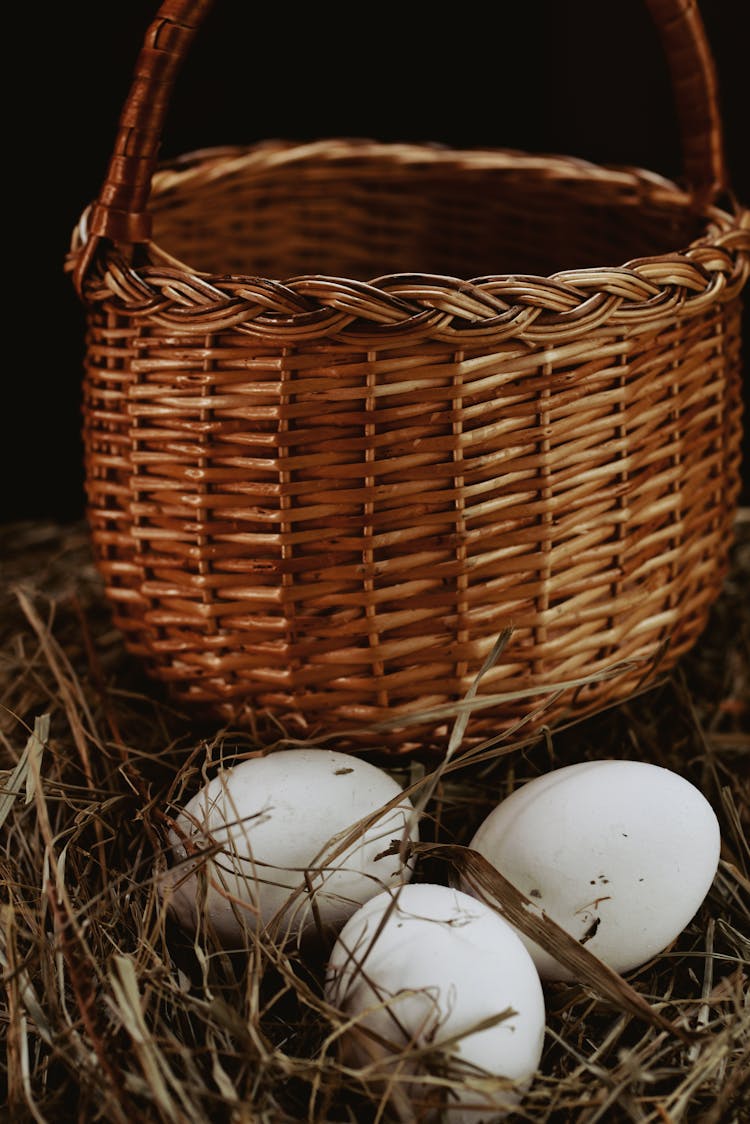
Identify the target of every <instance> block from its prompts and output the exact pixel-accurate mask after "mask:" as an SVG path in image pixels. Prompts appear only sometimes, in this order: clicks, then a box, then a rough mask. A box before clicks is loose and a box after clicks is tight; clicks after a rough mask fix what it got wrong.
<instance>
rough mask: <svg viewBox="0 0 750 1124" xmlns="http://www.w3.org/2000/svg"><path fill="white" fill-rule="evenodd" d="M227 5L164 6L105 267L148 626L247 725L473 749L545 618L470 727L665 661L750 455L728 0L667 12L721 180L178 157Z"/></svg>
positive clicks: (91, 420) (97, 274)
mask: <svg viewBox="0 0 750 1124" xmlns="http://www.w3.org/2000/svg"><path fill="white" fill-rule="evenodd" d="M209 6H210V5H209V4H208V3H206V2H204V0H166V2H165V3H163V4H162V7H161V10H160V12H159V14H158V18H157V19H156V21H155V22H154V24H153V25H152V27H151V28H150V30H149V33H148V36H147V40H146V45H145V47H144V49H143V52H142V54H141V56H140V58H139V65H138V70H137V74H136V78H135V82H134V85H133V89H132V91H131V94H130V97H129V99H128V101H127V103H126V106H125V109H124V112H123V116H122V120H121V126H120V131H119V135H118V138H117V144H116V148H115V155H114V157H113V159H112V162H111V165H110V169H109V174H108V177H107V179H106V182H105V184H104V187H103V188H102V191H101V193H100V195H99V198H98V200H97V201H96V203H95V204H94V205H93V206H92V207H90V208H89V209H88V210H87V211H86V212H85V214H84V216H83V218H82V220H81V223H80V224H79V227H78V229H77V231H76V232H75V234H74V240H73V247H72V251H71V256H70V259H69V268H70V269H71V271H72V272H73V275H74V279H75V282H76V284H77V285H78V288H79V291H80V293H81V295H82V298H83V300H84V303H85V306H86V310H87V318H88V336H87V358H86V381H85V393H84V435H85V452H86V478H87V493H88V505H89V506H88V511H89V521H90V528H91V535H92V540H93V546H94V550H95V555H96V559H97V563H98V566H99V568H100V570H101V573H102V574H103V576H104V580H105V583H106V590H107V595H108V598H109V600H110V602H111V605H112V607H113V610H114V616H115V620H116V623H117V625H118V626H119V628H120V629H121V630H122V633H123V635H124V639H125V643H126V644H127V647H128V648H129V650H130V651H131V652H133V653H135V654H136V656H138V657H139V658H140V659H142V660H143V661H144V664H145V666H146V667H147V668H148V669H149V672H150V673H151V674H153V675H154V676H156V677H158V678H159V679H160V680H162V681H164V682H166V683H167V684H168V685H169V688H170V690H171V691H173V692H174V694H175V696H176V697H177V698H179V699H180V700H182V701H183V702H184V703H186V704H195V707H196V713H203V714H206V715H208V716H209V717H210V718H211V720H213V719H220V720H228V721H230V722H232V723H235V724H238V725H242V724H244V723H247V722H253V723H258V722H260V721H261V719H262V718H263V717H264V716H265V717H266V718H268V719H270V722H271V725H272V726H273V727H274V729H275V730H276V736H277V733H278V727H279V726H280V727H281V728H282V729H283V730H286V731H287V732H288V733H290V734H291V735H304V736H307V737H316V736H321V737H323V736H335V737H337V738H339V739H340V740H341V743H342V744H346V745H349V746H350V747H352V748H354V749H356V747H357V746H358V745H360V744H361V745H369V746H371V747H372V746H373V745H374V744H377V745H382V746H383V747H384V748H387V749H388V750H390V751H401V752H404V751H407V750H414V749H424V748H440V747H441V746H442V745H444V743H445V739H446V736H447V734H448V733H449V731H450V728H451V722H452V719H453V717H454V716H455V714H456V712H457V704H458V703H459V702H460V700H462V699H463V698H464V697H465V695H466V692H467V690H468V689H469V687H470V685H471V684H472V682H473V681H474V679H475V677H476V675H477V672H478V670H479V668H480V666H481V664H482V662H483V661H484V660H485V658H486V657H487V655H488V653H489V652H490V651H491V650H492V648H493V645H494V644H495V642H496V640H497V638H498V636H499V635H501V634H504V633H505V634H506V635H507V630H509V629H510V630H512V631H511V632H510V634H509V639H508V642H507V643H506V645H505V647H504V649H503V650H502V652H501V653H500V654H499V655H498V657H497V659H496V661H495V663H494V666H493V667H492V668H491V670H489V671H488V672H487V674H486V675H485V676H484V677H483V678H482V680H481V683H480V685H479V689H478V692H477V696H476V700H475V707H474V708H473V709H472V717H471V719H470V721H469V725H468V728H467V733H466V738H467V741H466V744H472V742H476V740H477V739H481V738H483V737H486V736H490V735H494V734H496V733H498V732H500V731H503V730H505V731H507V730H508V729H509V728H510V727H512V726H514V725H517V724H519V723H521V724H522V726H523V728H524V729H526V730H531V729H532V728H534V727H538V725H539V724H540V723H541V722H545V723H555V722H559V721H560V720H561V719H562V718H563V717H568V718H569V717H571V716H572V717H578V716H582V715H583V714H586V713H590V712H591V711H593V710H595V709H597V708H601V707H603V706H605V705H608V704H610V703H612V702H614V701H616V700H618V699H621V698H623V697H625V696H627V695H629V694H630V693H632V691H633V690H634V689H635V688H636V687H637V686H639V685H641V684H644V683H650V682H652V681H653V677H654V675H655V673H656V669H657V668H659V669H661V670H663V669H666V668H667V667H669V666H670V665H671V664H672V663H673V662H674V661H675V660H676V659H677V658H678V657H679V656H680V655H681V654H683V653H684V652H686V651H687V650H688V649H689V648H690V647H691V645H693V643H694V642H695V640H696V639H697V637H698V636H699V634H700V632H701V630H702V629H703V627H704V624H705V622H706V617H707V612H708V610H709V608H710V606H711V603H712V601H713V600H714V599H715V597H716V595H717V593H718V592H719V589H720V586H721V582H722V577H723V574H724V572H725V567H726V563H727V553H728V548H729V545H730V538H731V527H732V519H733V513H734V510H735V505H736V501H737V496H738V490H739V480H740V477H739V450H740V438H741V429H740V415H741V387H740V291H741V289H742V286H743V284H744V282H745V280H746V278H747V276H748V271H749V269H750V221H749V220H750V214H749V213H748V212H747V211H746V210H743V209H742V208H740V207H739V206H737V205H736V204H735V203H732V202H730V203H725V202H724V203H721V204H720V203H719V202H718V201H719V200H720V199H722V198H723V197H725V196H726V195H727V193H726V190H725V188H726V184H725V174H724V167H723V161H722V146H721V128H720V120H719V112H718V109H717V97H716V85H715V76H714V72H713V67H712V62H711V58H710V54H709V51H708V48H707V45H706V40H705V36H704V32H703V29H702V25H701V22H700V17H699V14H698V12H697V10H696V6H695V4H694V3H693V2H692V0H650V2H649V8H650V9H651V11H652V14H653V16H654V18H655V21H656V24H657V26H658V28H659V29H660V31H661V33H662V39H663V42H664V45H665V48H666V55H667V60H668V62H669V64H670V69H671V73H672V79H673V86H674V89H675V91H676V95H677V97H676V101H677V112H678V118H679V120H680V123H681V128H682V132H683V148H684V156H685V168H686V183H687V184H688V185H689V186H688V187H681V186H679V185H677V184H676V183H673V182H671V181H668V180H665V179H663V178H661V177H660V176H658V175H655V174H653V173H652V172H649V171H643V170H639V169H630V168H626V169H623V168H617V169H613V168H605V167H599V166H594V165H592V164H589V163H586V162H583V161H581V160H577V159H569V158H566V157H558V156H555V157H544V156H536V155H526V154H521V153H518V152H509V151H503V150H486V151H462V150H451V149H448V148H445V147H439V146H437V145H435V146H429V145H408V144H398V145H397V144H382V143H376V142H374V141H367V140H362V141H348V140H331V141H320V142H317V143H311V144H291V143H281V142H274V143H267V144H262V145H259V146H256V147H253V148H251V149H242V150H241V149H232V150H227V149H221V150H218V149H216V150H208V151H204V152H200V153H196V154H193V155H191V156H189V157H186V158H184V159H182V160H180V161H178V162H176V163H173V164H171V165H169V166H165V167H161V168H158V169H157V170H156V171H155V168H156V150H157V146H158V142H159V137H160V134H161V128H162V121H163V117H164V114H165V112H166V106H167V103H168V100H169V94H170V92H171V87H172V84H173V81H174V77H175V73H176V70H177V68H178V65H179V63H180V61H181V60H182V58H183V57H184V55H185V54H186V52H187V49H188V46H189V43H190V41H191V39H192V36H193V35H194V33H195V30H196V29H197V27H198V25H199V24H200V22H201V20H202V18H203V17H204V15H205V14H206V11H207V9H208V8H209ZM724 208H726V209H724ZM152 225H153V238H152V233H151V232H152ZM499 270H503V271H505V272H503V273H499V272H498V271H499ZM283 278H286V280H282V279H283ZM470 279H471V280H470ZM377 723H385V724H386V726H387V729H384V730H383V732H382V733H381V734H380V735H379V741H378V742H377V743H374V742H373V737H372V734H371V733H369V732H368V728H369V727H372V725H373V724H377ZM261 724H262V723H261Z"/></svg>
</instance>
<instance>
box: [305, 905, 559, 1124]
mask: <svg viewBox="0 0 750 1124" xmlns="http://www.w3.org/2000/svg"><path fill="white" fill-rule="evenodd" d="M326 996H327V998H328V1000H329V1001H330V1002H331V1004H332V1005H334V1006H335V1007H337V1008H338V1009H339V1010H340V1011H342V1012H343V1013H344V1014H345V1016H346V1017H347V1018H349V1019H353V1020H354V1021H353V1022H352V1023H351V1024H350V1025H349V1027H348V1029H347V1031H345V1032H344V1035H343V1039H342V1040H341V1042H340V1047H341V1049H342V1053H343V1056H344V1060H345V1061H346V1062H347V1063H349V1064H352V1065H355V1066H357V1065H365V1066H366V1065H369V1064H370V1063H372V1062H373V1061H378V1062H379V1063H380V1065H381V1067H382V1068H381V1070H380V1072H381V1075H382V1079H383V1081H388V1080H389V1079H391V1080H393V1078H394V1070H395V1069H396V1068H397V1070H398V1075H399V1081H398V1082H397V1084H396V1087H397V1088H400V1089H401V1091H402V1096H404V1097H405V1098H406V1101H407V1102H408V1103H418V1101H419V1097H420V1096H424V1094H425V1092H426V1091H427V1087H425V1086H424V1085H417V1084H416V1083H410V1082H409V1077H413V1076H414V1075H416V1074H418V1073H419V1072H420V1063H419V1062H418V1061H417V1060H406V1059H405V1058H404V1057H403V1056H402V1057H399V1053H400V1052H401V1051H403V1048H404V1046H405V1045H406V1044H407V1043H409V1042H411V1043H412V1044H413V1045H414V1046H416V1047H423V1048H425V1047H427V1048H429V1047H439V1046H440V1044H441V1043H442V1042H446V1043H447V1042H448V1040H450V1044H449V1045H446V1047H445V1049H446V1052H447V1053H448V1054H449V1055H450V1059H451V1063H452V1068H453V1069H454V1070H455V1071H456V1072H459V1073H461V1074H462V1077H463V1081H462V1085H461V1088H460V1092H459V1093H458V1095H457V1096H454V1097H452V1098H451V1099H449V1101H448V1102H447V1103H448V1106H450V1107H449V1109H448V1110H447V1111H444V1114H443V1115H441V1116H440V1119H441V1120H448V1121H450V1124H479V1122H480V1121H482V1122H486V1121H492V1120H500V1119H502V1118H503V1117H504V1116H505V1115H506V1114H507V1112H508V1111H510V1110H512V1108H513V1107H514V1106H515V1105H517V1103H518V1100H519V1095H520V1092H519V1090H522V1089H523V1087H525V1086H527V1085H528V1083H529V1082H530V1081H531V1079H532V1077H533V1075H534V1073H535V1071H536V1070H537V1068H538V1066H539V1061H540V1058H541V1054H542V1047H543V1043H544V1026H545V1007H544V996H543V993H542V986H541V983H540V981H539V976H538V974H537V972H536V969H535V967H534V964H533V961H532V959H531V957H530V956H529V954H528V952H527V951H526V949H525V948H524V946H523V944H522V943H521V941H520V940H519V938H518V936H517V935H516V933H515V932H514V930H513V929H512V928H511V926H510V925H508V924H507V923H506V922H505V921H504V920H503V919H502V918H501V917H500V916H499V914H497V913H496V912H495V911H494V910H493V909H491V908H490V907H489V906H486V905H485V904H484V903H482V902H480V901H478V900H477V899H476V898H473V897H471V896H470V895H468V894H465V893H463V892H462V891H460V890H455V889H452V888H450V887H447V886H438V885H431V884H423V883H422V884H419V883H412V884H411V885H408V886H403V887H402V888H401V889H400V890H399V891H398V892H396V893H394V892H384V893H381V894H379V895H377V896H376V897H375V898H372V899H371V900H370V901H369V902H367V903H366V904H365V905H364V906H362V907H361V908H360V909H359V910H358V911H357V912H356V913H355V914H354V915H353V916H352V917H351V918H350V919H349V921H348V922H347V923H346V925H345V926H344V928H343V929H342V931H341V933H340V934H339V937H338V939H337V941H336V944H335V946H334V948H333V951H332V954H331V957H330V959H329V963H328V970H327V974H326ZM507 1009H510V1010H511V1012H512V1013H510V1014H509V1016H508V1017H507V1018H506V1019H503V1020H502V1021H500V1022H496V1023H495V1024H494V1025H492V1026H488V1027H486V1028H485V1029H481V1030H477V1029H475V1028H476V1027H477V1026H478V1025H479V1024H481V1022H482V1021H483V1020H485V1019H491V1018H494V1017H496V1016H497V1015H498V1014H500V1013H501V1012H503V1011H506V1010H507ZM368 1031H369V1032H371V1033H367V1032H368ZM372 1033H374V1034H375V1035H377V1036H378V1038H374V1037H372ZM454 1039H455V1041H454ZM422 1072H424V1070H423V1069H422ZM456 1072H454V1073H453V1074H452V1076H454V1077H455V1076H456ZM480 1074H481V1076H482V1077H483V1078H484V1082H485V1083H484V1085H483V1086H482V1085H480V1084H477V1085H476V1086H475V1087H472V1085H471V1080H470V1078H471V1076H474V1077H476V1076H479V1075H480ZM488 1074H489V1075H492V1076H493V1077H495V1078H497V1077H503V1078H505V1079H508V1080H510V1081H511V1082H514V1083H515V1086H516V1087H515V1088H511V1087H510V1086H509V1085H508V1080H506V1081H504V1082H497V1081H493V1082H491V1083H490V1084H489V1085H488V1084H487V1075H488ZM404 1076H406V1083H405V1085H404V1084H402V1083H401V1079H403V1078H404ZM427 1118H428V1117H423V1116H421V1115H420V1116H419V1119H427Z"/></svg>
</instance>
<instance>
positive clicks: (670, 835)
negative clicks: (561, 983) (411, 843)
mask: <svg viewBox="0 0 750 1124" xmlns="http://www.w3.org/2000/svg"><path fill="white" fill-rule="evenodd" d="M470 846H471V847H472V848H473V849H474V850H476V851H478V852H479V853H480V854H482V855H484V856H485V858H486V859H488V860H489V862H491V863H492V864H493V866H495V867H496V869H497V870H499V871H500V872H501V873H502V874H503V875H504V876H505V877H506V878H507V879H508V881H509V882H512V883H513V885H514V886H516V887H517V889H519V890H521V891H522V892H523V893H524V894H525V895H526V896H527V897H528V898H529V899H530V900H531V902H532V908H533V909H534V910H535V911H536V912H537V913H539V914H542V913H544V914H546V915H547V916H549V917H551V918H552V919H553V920H554V921H556V922H557V923H558V924H559V925H561V926H562V928H564V929H565V930H566V931H567V932H568V933H570V934H571V936H573V937H575V938H576V940H578V941H580V942H581V943H582V944H585V945H586V948H588V949H589V950H590V951H591V952H593V953H594V954H595V955H596V956H598V957H599V959H600V960H603V961H604V962H605V963H606V964H608V965H609V966H610V967H611V968H614V969H615V971H618V972H627V971H629V970H631V969H633V968H636V967H639V966H640V965H642V964H644V963H645V962H646V961H647V960H649V959H650V958H651V957H653V956H656V955H657V954H659V953H660V952H662V951H663V950H664V949H665V948H666V947H667V946H668V945H669V944H671V943H672V941H673V940H674V939H675V937H677V936H679V934H680V933H681V932H682V930H683V929H684V928H685V926H686V925H687V924H688V923H689V922H690V921H691V919H692V918H693V917H694V915H695V913H696V912H697V910H698V909H699V907H700V905H701V903H702V902H703V900H704V898H705V896H706V894H707V893H708V891H709V889H710V887H711V883H712V882H713V879H714V875H715V874H716V870H717V867H718V862H719V848H720V838H719V824H718V821H717V819H716V815H715V814H714V811H713V809H712V807H711V805H710V804H709V803H708V801H707V800H706V798H705V797H704V796H703V794H702V793H701V792H700V791H699V790H698V789H697V788H696V787H695V786H694V785H692V784H691V783H690V782H689V781H687V780H685V778H684V777H681V776H679V774H677V773H674V772H672V771H671V770H669V769H663V768H661V767H660V766H658V765H651V764H647V763H645V762H640V761H613V760H602V761H593V762H582V763H580V764H577V765H569V766H567V767H565V768H561V769H555V770H553V771H552V772H550V773H547V774H545V775H544V776H540V777H537V778H536V779H534V780H532V781H529V782H528V783H527V784H525V785H523V786H522V787H521V788H519V789H517V790H516V791H515V792H514V793H512V794H511V795H510V796H509V797H507V799H505V800H503V801H502V802H501V803H500V804H499V805H498V806H497V807H496V808H495V809H494V810H493V811H492V812H490V814H489V815H488V816H487V818H486V819H485V820H484V822H483V823H482V824H481V825H480V827H479V829H478V830H477V832H476V834H475V836H474V838H473V839H472V841H471V843H470ZM467 889H468V887H467ZM522 939H523V941H524V943H525V944H526V947H527V948H528V949H529V951H530V953H531V955H532V956H533V958H534V962H535V964H536V966H537V969H538V970H539V974H540V976H541V977H542V979H549V980H554V979H570V978H571V974H570V972H569V971H568V970H567V969H565V968H564V967H563V966H562V965H561V964H559V963H558V962H557V960H555V959H554V958H553V957H552V956H550V955H549V954H548V953H547V952H545V951H544V950H543V949H542V948H540V947H539V945H538V944H536V943H535V942H534V941H532V940H529V939H527V938H526V937H522Z"/></svg>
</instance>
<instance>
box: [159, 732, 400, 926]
mask: <svg viewBox="0 0 750 1124" xmlns="http://www.w3.org/2000/svg"><path fill="white" fill-rule="evenodd" d="M401 792H402V790H401V788H400V786H399V785H398V784H397V782H396V781H395V780H394V779H393V778H392V777H391V776H390V775H389V774H388V773H386V772H385V771H384V770H382V769H380V768H378V767H377V766H375V765H373V764H371V763H370V762H368V761H365V760H364V759H363V758H358V757H353V756H350V755H348V754H345V753H337V752H334V751H331V750H324V749H313V748H311V749H292V750H283V751H280V752H275V753H271V754H268V755H267V756H265V757H257V758H252V759H250V760H247V761H243V762H242V763H240V764H238V765H236V766H234V767H231V768H228V769H224V770H222V771H220V772H219V774H218V775H217V776H215V777H214V778H213V779H212V780H211V781H209V783H208V784H207V785H205V786H204V787H203V788H202V789H201V790H200V792H198V793H197V794H196V795H195V796H194V797H193V798H192V799H191V800H190V802H189V803H188V804H187V805H186V806H185V809H184V810H183V811H182V812H181V813H180V814H179V816H178V817H177V820H176V822H177V824H178V825H179V828H180V830H181V831H182V832H183V833H184V835H185V836H187V838H188V839H189V840H190V842H191V844H192V845H193V847H195V848H197V849H198V850H199V851H205V850H206V848H213V850H212V851H211V854H210V856H204V858H203V860H199V859H198V858H194V859H188V858H187V855H188V848H187V847H186V846H185V844H184V843H183V842H182V841H181V840H180V837H179V835H178V833H176V832H171V833H170V842H171V844H172V846H173V852H174V856H175V862H174V864H173V866H172V868H171V869H170V871H169V872H168V874H167V875H166V877H164V878H163V879H162V883H161V887H160V888H161V892H162V894H163V895H164V897H165V900H166V902H167V904H168V907H169V909H170V910H171V911H172V912H173V914H174V915H175V916H176V918H177V919H178V921H179V922H180V923H181V924H182V925H183V926H184V927H185V928H187V929H194V928H195V927H196V924H197V918H198V910H199V908H200V899H201V893H202V889H201V887H202V885H203V886H204V887H205V908H206V912H207V915H208V918H209V919H210V921H211V923H212V924H213V927H214V929H215V930H216V933H217V935H218V936H219V938H220V940H221V941H222V942H223V943H224V944H226V945H232V944H237V943H240V944H241V943H242V941H243V937H244V935H245V933H246V932H250V931H253V930H256V929H260V928H262V927H266V926H268V925H269V924H270V923H271V922H273V923H274V925H277V924H278V925H279V926H280V927H279V929H278V930H275V933H276V935H277V937H280V938H281V939H287V938H290V937H299V936H300V935H302V934H306V933H309V932H310V931H311V930H313V929H315V928H317V927H318V926H321V927H326V928H327V927H333V928H339V927H340V926H341V925H342V924H343V923H344V921H345V920H346V919H347V918H348V917H349V916H350V915H351V914H352V913H353V912H354V911H355V910H356V909H357V908H358V906H359V905H361V904H362V902H364V901H366V900H367V899H368V898H370V897H373V896H374V895H375V894H378V893H380V892H381V891H382V890H383V888H384V887H388V886H393V885H398V884H399V883H400V882H402V881H405V880H408V878H409V877H410V874H411V871H410V868H409V866H408V865H403V864H402V863H401V862H400V860H399V857H398V855H397V854H396V855H385V856H382V857H381V855H382V852H383V851H385V850H387V848H388V847H389V846H390V844H391V841H392V840H394V839H400V838H401V837H402V836H403V835H404V832H406V831H408V835H409V838H410V839H412V840H414V839H417V838H418V826H417V824H416V822H415V817H414V816H413V811H414V809H413V805H412V803H411V801H410V800H409V799H408V797H407V796H405V795H404V796H403V797H402V799H400V800H398V803H397V804H396V805H394V807H392V808H390V809H387V810H385V811H383V813H382V814H381V815H380V816H378V817H377V819H376V821H375V822H373V824H372V825H371V826H370V827H368V828H367V829H366V830H363V831H361V832H360V833H359V835H358V837H357V839H356V842H354V843H353V844H351V845H349V846H348V847H347V848H346V849H345V850H344V851H343V853H342V854H335V853H334V852H335V850H336V849H337V841H336V839H335V838H334V837H336V836H340V833H342V832H343V833H346V832H347V830H348V829H349V828H351V827H352V826H353V825H355V824H357V823H358V821H359V820H361V819H363V818H364V817H366V816H370V815H373V814H375V813H377V812H378V811H379V810H380V809H381V808H384V806H385V805H386V804H388V803H389V802H390V801H393V800H396V799H397V798H398V797H399V795H400V794H401ZM181 860H182V861H181ZM185 860H187V861H185ZM201 869H202V871H203V872H205V876H206V877H205V880H204V879H202V877H201Z"/></svg>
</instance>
